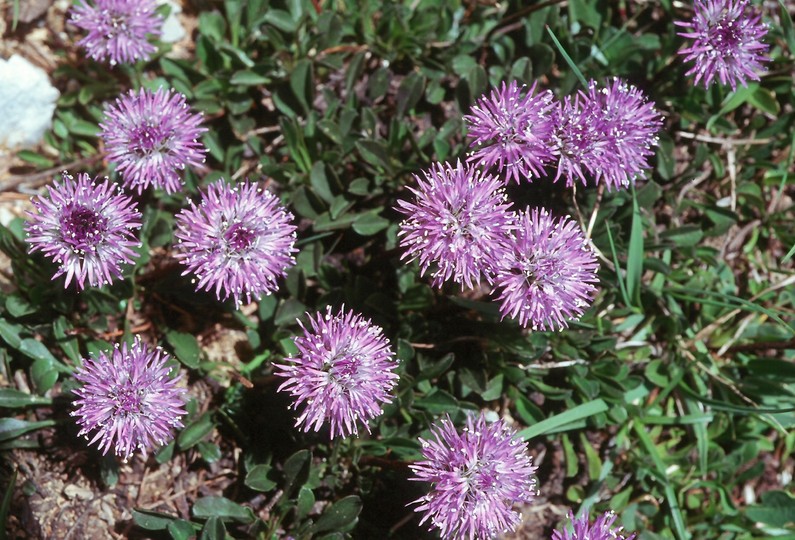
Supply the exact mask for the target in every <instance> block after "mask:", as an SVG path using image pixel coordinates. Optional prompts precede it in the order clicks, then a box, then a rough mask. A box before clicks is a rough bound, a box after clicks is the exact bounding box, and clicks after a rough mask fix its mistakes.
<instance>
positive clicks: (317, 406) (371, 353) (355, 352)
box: [274, 306, 399, 439]
mask: <svg viewBox="0 0 795 540" xmlns="http://www.w3.org/2000/svg"><path fill="white" fill-rule="evenodd" d="M298 324H300V325H301V328H302V329H303V331H304V335H303V336H297V337H296V338H295V346H296V348H297V349H298V356H296V357H294V358H290V359H289V360H291V361H292V363H291V364H289V365H280V364H274V365H275V366H276V368H277V370H278V371H276V375H278V376H279V377H286V378H287V380H286V381H285V382H284V383H282V384H281V386H279V391H282V390H289V392H290V394H291V395H292V396H293V397H294V398H295V402H294V403H293V408H296V409H297V408H298V407H299V406H302V405H305V407H304V410H303V412H302V413H301V415H300V416H299V417H298V420H297V421H296V424H295V425H296V426H301V427H303V431H304V432H307V431H309V430H310V429H312V430H314V431H318V430H320V427H321V426H322V425H323V424H324V423H325V422H329V423H330V424H331V438H332V439H333V438H334V437H336V436H337V435H340V436H341V437H347V436H348V435H352V434H353V435H356V434H358V423H359V422H361V423H362V424H364V426H365V428H367V431H368V432H369V431H370V427H369V426H368V425H367V421H368V420H370V419H372V418H375V417H377V416H380V415H381V413H382V410H381V407H382V406H383V405H385V404H387V403H390V402H391V401H392V396H391V395H390V393H391V391H392V389H393V388H394V387H395V385H396V384H397V381H398V379H399V376H398V374H397V373H395V369H396V368H397V365H398V363H397V361H396V360H395V359H394V353H393V352H392V350H391V349H390V347H389V340H388V339H387V338H386V337H384V335H383V333H382V330H381V328H380V327H379V326H375V325H374V324H372V323H371V322H370V321H369V320H367V319H365V318H364V317H362V316H361V315H359V314H356V313H354V312H353V311H348V312H346V311H345V308H344V306H343V307H342V308H341V309H340V311H339V313H338V314H337V315H333V314H332V313H331V307H327V308H326V313H325V314H323V313H316V314H315V316H314V317H312V316H310V317H309V325H310V327H311V328H307V327H305V326H304V325H303V323H301V322H300V321H299V323H298Z"/></svg>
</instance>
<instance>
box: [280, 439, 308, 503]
mask: <svg viewBox="0 0 795 540" xmlns="http://www.w3.org/2000/svg"><path fill="white" fill-rule="evenodd" d="M311 463H312V454H311V453H310V452H309V450H299V451H298V452H296V453H295V454H293V455H292V456H290V457H289V458H287V461H285V462H284V488H283V489H284V492H283V493H282V497H281V500H287V499H289V498H290V497H291V496H292V494H293V492H294V491H295V489H296V488H298V487H300V486H302V485H303V484H304V482H306V479H307V478H308V477H309V467H310V465H311Z"/></svg>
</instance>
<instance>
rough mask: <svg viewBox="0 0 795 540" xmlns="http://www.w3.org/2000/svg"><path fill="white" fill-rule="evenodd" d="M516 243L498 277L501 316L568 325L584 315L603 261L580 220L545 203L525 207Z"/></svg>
mask: <svg viewBox="0 0 795 540" xmlns="http://www.w3.org/2000/svg"><path fill="white" fill-rule="evenodd" d="M513 243H514V244H513V249H512V250H511V252H510V254H509V256H508V257H507V258H506V260H505V265H504V266H503V267H502V268H501V270H500V272H499V274H498V275H497V278H496V280H495V285H496V287H497V290H498V291H499V297H498V300H499V301H500V312H501V313H502V316H503V317H511V318H514V319H517V320H518V321H519V324H520V325H522V326H523V327H527V326H530V327H531V328H532V329H534V330H559V329H562V328H566V327H567V326H568V324H569V321H570V320H572V319H578V318H579V317H580V316H582V314H583V312H584V310H585V309H586V308H587V307H588V306H589V305H590V304H591V301H592V299H593V295H594V293H595V291H596V287H595V286H594V283H596V282H597V281H598V278H597V275H596V272H597V270H598V268H599V264H598V263H597V261H596V256H595V255H594V253H593V251H592V250H591V249H590V247H589V245H588V242H587V240H586V239H585V235H584V234H583V232H582V229H580V227H579V225H577V223H576V222H575V221H574V220H572V219H570V218H569V217H568V216H565V217H561V218H554V217H552V216H551V215H550V214H549V212H547V211H546V210H545V209H538V208H535V209H533V210H529V209H526V210H525V211H524V212H522V213H520V214H519V218H518V226H517V228H516V231H515V236H514V240H513Z"/></svg>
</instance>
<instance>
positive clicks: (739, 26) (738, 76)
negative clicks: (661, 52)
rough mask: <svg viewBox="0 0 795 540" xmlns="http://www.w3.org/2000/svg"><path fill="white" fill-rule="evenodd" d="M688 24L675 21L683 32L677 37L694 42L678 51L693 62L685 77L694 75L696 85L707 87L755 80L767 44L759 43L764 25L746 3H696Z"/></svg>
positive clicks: (703, 0)
mask: <svg viewBox="0 0 795 540" xmlns="http://www.w3.org/2000/svg"><path fill="white" fill-rule="evenodd" d="M693 9H694V10H695V13H694V14H693V19H692V20H690V21H674V24H676V25H678V26H681V27H682V28H684V29H686V31H684V32H680V33H679V35H680V36H682V37H685V38H688V39H692V40H693V42H692V44H690V45H689V46H688V47H683V48H682V49H681V50H679V54H682V55H685V58H684V60H685V61H686V62H694V65H693V67H691V68H690V70H689V71H688V72H687V73H686V75H695V83H696V84H698V83H699V82H701V83H702V84H703V85H704V87H705V88H709V87H710V85H711V84H712V83H713V81H714V80H715V78H716V77H717V79H718V80H719V81H720V82H721V84H724V85H725V84H729V85H731V87H732V90H735V89H736V88H737V83H740V84H742V85H743V86H747V82H748V81H749V80H751V81H758V80H759V72H760V71H763V70H764V62H769V61H770V58H768V57H767V56H766V55H765V53H766V52H767V49H768V45H767V44H766V43H763V42H762V38H764V37H765V35H766V34H767V30H768V28H767V25H765V24H764V23H763V22H762V17H761V15H760V14H758V13H754V10H753V8H752V7H750V6H749V3H748V0H695V2H694V4H693Z"/></svg>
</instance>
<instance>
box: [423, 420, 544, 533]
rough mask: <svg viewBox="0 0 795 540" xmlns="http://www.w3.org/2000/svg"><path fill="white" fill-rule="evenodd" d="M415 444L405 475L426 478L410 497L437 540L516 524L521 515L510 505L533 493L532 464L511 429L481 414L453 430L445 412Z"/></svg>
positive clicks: (499, 530) (526, 499) (508, 528)
mask: <svg viewBox="0 0 795 540" xmlns="http://www.w3.org/2000/svg"><path fill="white" fill-rule="evenodd" d="M420 443H421V444H422V456H423V459H422V460H421V461H418V462H416V463H414V464H412V465H409V467H410V468H411V469H412V470H413V471H414V474H415V476H414V477H413V478H411V480H417V481H421V482H430V483H431V489H430V492H429V493H428V494H427V495H425V496H424V497H421V498H420V499H418V500H417V501H414V503H415V504H416V503H419V506H417V508H415V511H416V512H423V513H424V515H423V517H422V520H421V522H420V524H422V523H424V522H426V521H428V520H430V522H431V525H432V527H433V528H436V529H438V530H439V534H440V535H441V537H442V539H443V540H454V539H455V540H457V539H469V540H473V539H490V538H494V537H496V536H497V535H498V534H501V533H505V532H509V531H513V530H514V529H515V528H516V526H517V524H518V523H519V521H520V518H521V516H520V514H519V513H518V512H516V511H515V510H513V506H514V505H515V504H521V503H529V502H531V501H532V500H533V498H534V497H535V495H536V479H535V477H534V476H533V474H534V473H535V471H536V467H534V466H533V462H532V459H531V458H530V455H529V453H528V449H527V443H525V442H522V441H520V440H519V439H517V438H516V432H515V431H514V430H513V429H511V428H510V427H508V426H507V425H505V423H504V422H503V421H501V420H500V421H498V422H494V423H491V424H490V423H488V422H486V418H485V416H484V415H483V414H482V413H481V414H480V415H479V416H478V417H477V418H475V417H474V415H470V416H469V417H468V418H467V423H466V427H465V428H464V430H463V432H458V431H457V430H456V428H455V426H454V425H453V423H452V421H451V420H450V418H449V417H447V418H443V419H442V420H441V421H440V422H439V423H438V424H436V425H434V426H432V427H431V438H430V439H427V440H426V439H420Z"/></svg>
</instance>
